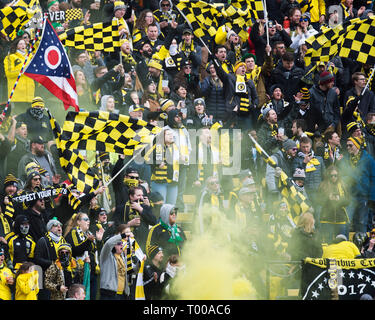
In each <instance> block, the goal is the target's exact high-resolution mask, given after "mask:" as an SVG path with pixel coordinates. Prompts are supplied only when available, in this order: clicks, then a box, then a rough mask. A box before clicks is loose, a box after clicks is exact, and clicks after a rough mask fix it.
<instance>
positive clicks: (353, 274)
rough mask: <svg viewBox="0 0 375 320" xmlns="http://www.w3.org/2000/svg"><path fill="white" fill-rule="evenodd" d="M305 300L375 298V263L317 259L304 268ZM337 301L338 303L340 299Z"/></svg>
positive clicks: (308, 262)
mask: <svg viewBox="0 0 375 320" xmlns="http://www.w3.org/2000/svg"><path fill="white" fill-rule="evenodd" d="M300 292H301V298H302V300H332V299H333V297H337V298H338V299H339V300H359V299H360V297H361V296H362V295H363V294H369V295H371V296H372V297H374V296H375V259H314V258H306V259H305V260H304V261H303V264H302V278H301V288H300ZM337 298H336V299H337Z"/></svg>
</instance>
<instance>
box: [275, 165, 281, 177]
mask: <svg viewBox="0 0 375 320" xmlns="http://www.w3.org/2000/svg"><path fill="white" fill-rule="evenodd" d="M281 172H282V170H281V168H280V167H276V169H275V177H277V178H279V177H280V176H281Z"/></svg>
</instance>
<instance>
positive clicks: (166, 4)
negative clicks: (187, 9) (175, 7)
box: [161, 3, 171, 7]
mask: <svg viewBox="0 0 375 320" xmlns="http://www.w3.org/2000/svg"><path fill="white" fill-rule="evenodd" d="M161 6H162V7H170V6H171V5H170V4H169V3H162V4H161Z"/></svg>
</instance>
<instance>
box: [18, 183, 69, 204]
mask: <svg viewBox="0 0 375 320" xmlns="http://www.w3.org/2000/svg"><path fill="white" fill-rule="evenodd" d="M60 194H68V189H66V188H62V187H59V188H46V189H43V190H41V191H37V192H26V193H21V194H20V195H17V196H15V197H12V200H13V201H15V202H20V203H25V204H27V203H28V202H30V201H33V200H36V199H48V198H55V197H57V196H59V195H60Z"/></svg>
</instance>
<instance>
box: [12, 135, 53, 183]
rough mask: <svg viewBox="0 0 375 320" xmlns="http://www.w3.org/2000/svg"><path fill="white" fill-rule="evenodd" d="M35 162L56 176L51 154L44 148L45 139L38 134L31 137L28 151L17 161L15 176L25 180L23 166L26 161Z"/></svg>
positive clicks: (51, 175)
mask: <svg viewBox="0 0 375 320" xmlns="http://www.w3.org/2000/svg"><path fill="white" fill-rule="evenodd" d="M30 162H35V163H36V164H38V165H39V166H40V167H41V168H43V169H45V170H46V171H47V172H48V174H49V176H50V177H51V181H50V183H52V177H54V176H56V174H57V171H56V164H55V162H54V160H53V157H52V154H51V153H50V152H49V151H48V150H46V149H45V140H44V139H43V138H42V137H41V136H39V137H34V138H32V139H31V144H30V151H29V152H28V153H27V154H25V155H24V156H23V157H22V158H21V160H20V161H19V163H18V170H17V176H18V177H19V178H20V179H21V180H22V181H26V172H25V167H26V165H27V164H28V163H30Z"/></svg>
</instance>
